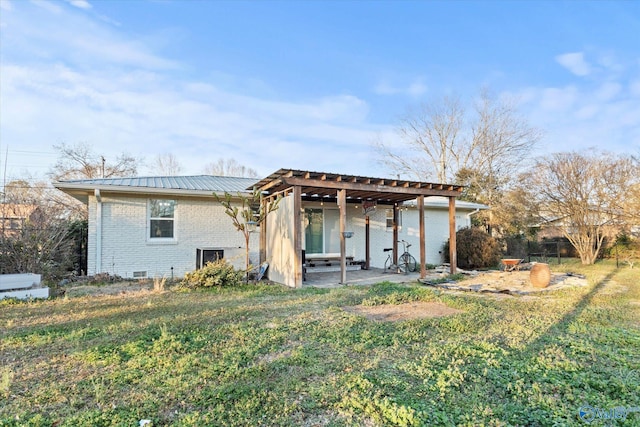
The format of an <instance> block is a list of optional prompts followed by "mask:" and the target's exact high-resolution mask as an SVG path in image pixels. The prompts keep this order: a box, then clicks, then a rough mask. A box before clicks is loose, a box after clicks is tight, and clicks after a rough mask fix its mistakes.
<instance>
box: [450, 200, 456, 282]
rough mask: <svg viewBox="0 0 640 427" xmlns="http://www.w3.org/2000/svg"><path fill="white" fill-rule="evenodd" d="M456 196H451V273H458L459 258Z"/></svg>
mask: <svg viewBox="0 0 640 427" xmlns="http://www.w3.org/2000/svg"><path fill="white" fill-rule="evenodd" d="M456 254H457V251H456V198H455V197H452V196H451V197H449V260H450V262H451V264H450V270H451V274H456V269H457V267H458V258H457V256H456Z"/></svg>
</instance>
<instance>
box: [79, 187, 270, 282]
mask: <svg viewBox="0 0 640 427" xmlns="http://www.w3.org/2000/svg"><path fill="white" fill-rule="evenodd" d="M174 200H176V201H177V203H176V208H175V219H174V221H175V223H174V233H175V239H174V240H173V241H158V240H154V239H149V237H148V235H149V224H148V217H147V204H148V198H147V197H129V196H127V197H120V196H109V195H105V194H104V193H103V196H102V251H101V254H100V256H101V257H102V271H101V272H108V273H110V274H117V275H119V276H122V277H133V275H134V274H133V273H134V272H143V271H146V272H147V277H162V276H165V277H171V274H172V269H171V267H173V275H174V277H182V276H183V275H184V273H186V272H188V271H192V270H194V269H195V266H196V264H195V263H196V249H197V248H200V247H207V248H221V249H224V256H225V258H226V259H227V260H228V261H230V262H231V263H232V264H233V265H234V266H235V267H236V268H244V265H245V259H244V254H245V250H244V236H243V234H242V233H241V232H239V231H237V230H236V229H235V227H234V226H233V224H232V222H231V218H229V217H228V216H227V215H226V214H225V213H224V208H222V207H221V206H220V205H218V203H217V202H216V201H215V200H212V199H205V198H201V199H193V198H174ZM96 206H97V204H96V199H95V197H93V196H92V197H90V199H89V216H90V221H89V244H88V274H96V273H100V272H98V271H96V259H97V258H96V256H97V255H96V241H97V235H96V231H97V230H96V211H97V209H96ZM258 249H259V239H258V233H254V235H252V236H251V245H250V259H251V262H252V264H254V265H257V264H258Z"/></svg>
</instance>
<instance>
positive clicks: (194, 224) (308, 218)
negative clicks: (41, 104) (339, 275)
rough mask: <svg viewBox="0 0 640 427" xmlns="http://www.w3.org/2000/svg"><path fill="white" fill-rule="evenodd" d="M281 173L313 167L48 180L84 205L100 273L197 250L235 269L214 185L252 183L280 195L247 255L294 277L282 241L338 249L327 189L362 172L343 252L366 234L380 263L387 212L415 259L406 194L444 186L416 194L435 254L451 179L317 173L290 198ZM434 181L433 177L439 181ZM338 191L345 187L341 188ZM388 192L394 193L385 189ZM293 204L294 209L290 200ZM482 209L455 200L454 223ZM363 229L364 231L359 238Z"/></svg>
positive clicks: (192, 265)
mask: <svg viewBox="0 0 640 427" xmlns="http://www.w3.org/2000/svg"><path fill="white" fill-rule="evenodd" d="M286 174H290V175H292V176H293V175H296V174H304V176H308V177H313V176H315V175H313V174H315V173H311V172H304V171H292V170H284V169H281V170H280V171H278V172H276V173H275V174H272V175H271V176H269V177H267V178H265V179H263V180H261V181H259V182H258V181H256V180H255V179H250V178H235V177H216V176H207V175H202V176H178V177H139V178H110V179H90V180H74V181H63V182H57V183H55V184H54V186H55V187H56V188H58V189H60V190H62V191H64V192H65V193H67V194H70V195H71V196H73V197H75V198H77V199H78V200H80V201H82V202H84V203H86V204H87V205H88V208H89V236H88V239H89V244H88V274H89V275H93V274H97V273H102V272H107V273H110V274H117V275H119V276H122V277H128V278H133V277H161V276H165V277H171V276H173V277H182V276H183V275H184V274H185V273H186V272H188V271H192V270H194V269H196V267H198V266H199V265H201V264H202V263H203V262H205V261H206V259H204V258H203V256H204V257H205V258H206V257H209V259H211V257H214V256H219V255H222V256H223V257H224V258H225V259H227V260H229V261H230V262H231V263H232V264H233V265H234V266H236V267H237V268H244V258H243V255H244V238H243V236H242V233H240V232H238V231H237V230H236V229H235V227H234V226H233V224H232V222H231V219H230V218H229V217H228V216H227V215H226V214H225V212H224V208H223V207H222V206H220V204H219V203H218V202H217V201H216V200H215V198H214V195H213V194H214V193H215V194H218V195H222V194H224V192H228V193H231V194H236V193H238V192H240V193H247V194H248V193H249V190H250V189H252V188H254V186H255V187H257V188H260V189H261V190H262V191H263V194H265V197H277V196H283V197H284V198H283V200H282V201H281V203H280V208H279V209H278V210H277V211H276V212H274V213H272V214H270V215H269V217H268V221H267V223H266V224H265V225H263V226H262V228H263V229H262V230H258V232H256V233H254V234H255V236H254V235H252V237H251V244H250V257H251V262H252V264H254V265H257V264H258V263H259V262H261V261H262V260H266V261H267V262H269V263H270V264H271V267H270V270H269V272H270V274H271V276H270V277H271V279H272V280H275V281H278V282H280V283H284V284H287V285H289V286H300V285H301V283H300V280H301V274H296V275H294V276H295V277H294V276H291V275H290V274H289V273H288V272H287V269H291V270H292V271H295V272H298V271H299V270H301V268H302V266H301V260H300V253H297V255H296V256H293V257H292V256H291V252H290V251H291V248H295V247H296V244H297V245H298V246H299V247H300V249H302V250H305V252H306V255H307V256H313V255H315V256H326V257H339V256H340V255H341V248H340V244H341V240H342V241H344V238H343V239H341V234H340V218H341V212H342V211H341V209H340V208H339V206H338V205H337V204H336V202H337V200H338V199H336V197H335V196H334V197H331V194H334V195H335V194H336V190H335V188H336V186H340V185H339V183H336V181H340V180H342V179H344V180H345V182H346V181H349V182H351V183H353V184H352V185H356V184H357V183H356V181H359V180H360V181H362V182H364V181H365V180H368V182H370V184H366V185H365V184H362V185H364V187H363V188H365V189H368V186H375V188H376V192H375V193H370V192H367V193H366V194H367V195H370V196H367V197H365V198H364V199H363V198H362V197H361V195H364V194H365V193H357V194H356V193H353V195H352V196H351V195H350V196H347V198H345V201H346V203H345V206H346V208H345V210H344V215H345V216H344V217H345V219H346V221H345V226H346V229H348V230H349V231H353V237H352V238H349V239H346V244H345V254H346V255H347V256H349V258H350V259H353V260H362V261H363V262H364V261H365V258H366V253H367V245H366V242H367V241H368V242H369V246H368V248H369V250H368V252H369V258H370V266H371V267H380V268H381V267H383V265H384V261H385V258H386V256H387V253H385V252H384V251H383V249H384V248H387V247H392V246H393V241H394V211H395V215H396V216H395V219H396V222H397V224H398V227H397V229H396V231H395V232H396V233H397V235H396V237H397V239H396V240H401V239H405V240H407V241H409V242H410V243H412V244H413V245H414V246H412V248H411V251H412V253H413V254H414V256H415V257H416V259H418V260H420V258H419V253H420V250H419V242H420V239H419V230H420V228H419V215H418V209H417V204H416V203H415V202H410V201H409V200H410V199H411V197H413V194H414V193H415V192H416V191H417V192H426V193H427V194H431V193H434V194H435V193H437V194H439V193H442V194H447V195H449V197H442V196H440V197H439V196H436V197H425V198H424V212H425V232H426V240H425V250H426V262H427V263H431V264H437V263H440V262H442V259H443V256H442V254H441V251H442V246H443V244H444V243H445V241H446V240H447V239H448V237H449V233H450V227H449V218H450V214H451V213H452V212H450V210H449V208H450V204H449V198H452V199H453V197H454V196H455V194H457V193H458V191H459V190H458V189H459V188H460V187H456V186H443V185H442V184H426V183H415V182H409V181H398V180H394V181H393V182H394V183H393V184H390V182H391V181H389V180H387V181H386V182H387V184H380V183H381V182H383V181H385V180H382V179H379V178H363V177H354V176H347V175H331V174H320V175H322V177H323V179H319V180H318V181H313V182H320V183H322V185H325V184H324V183H326V185H328V188H327V189H325V190H326V191H324V192H323V194H324V195H323V196H321V197H318V194H317V192H314V194H311V191H310V189H309V188H310V187H305V189H306V191H307V192H306V193H299V194H298V197H299V199H295V194H297V193H296V191H299V190H295V188H297V187H296V186H295V185H294V187H292V188H294V189H293V190H292V191H293V192H289V191H288V190H286V188H288V187H287V182H288V180H290V179H291V178H287V177H285V176H284V175H286ZM372 182H375V184H371V183H372ZM399 184H402V185H399ZM307 185H310V184H309V183H307ZM358 185H359V184H358ZM428 186H431V187H428ZM434 186H440V187H439V188H440V189H437V188H435V187H434ZM454 187H455V188H454ZM428 188H431V190H427V189H428ZM283 189H284V190H283ZM346 191H347V194H348V191H349V190H346ZM387 191H391V192H392V193H395V192H398V193H395V194H397V195H396V196H392V197H389V198H386V196H385V194H387V193H386V192H387ZM421 194H422V193H421ZM383 196H384V197H383ZM407 198H409V199H407ZM413 199H414V200H415V197H413ZM296 200H298V202H296ZM364 201H366V202H367V203H368V204H369V205H373V206H375V208H373V207H371V209H372V211H371V212H369V213H368V215H367V216H365V215H363V209H362V203H363V202H364ZM408 201H409V202H408ZM402 202H405V203H402ZM298 203H299V204H300V206H299V208H298V211H297V214H296V213H295V211H293V210H292V209H294V208H295V206H297V204H298ZM486 208H487V206H484V205H479V204H474V203H468V202H460V201H456V202H455V227H456V228H460V227H466V226H469V225H470V215H471V214H473V213H475V212H477V211H478V210H479V209H486ZM296 219H297V220H298V221H299V224H300V226H299V228H298V229H299V230H300V231H299V233H300V238H298V239H296V238H295V236H294V235H293V234H292V233H291V231H292V230H294V229H296V227H290V225H291V224H292V223H293V222H295V221H296ZM367 223H368V225H367ZM265 228H266V230H265ZM366 229H368V230H369V238H368V239H367V238H366V234H367V233H366V232H365V230H366ZM296 242H297V243H296ZM400 249H401V247H400ZM298 261H300V263H298Z"/></svg>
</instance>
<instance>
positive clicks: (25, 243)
mask: <svg viewBox="0 0 640 427" xmlns="http://www.w3.org/2000/svg"><path fill="white" fill-rule="evenodd" d="M56 193H57V190H55V189H53V188H51V187H50V186H49V185H48V184H47V183H45V182H35V183H33V184H31V183H30V182H29V181H27V180H16V181H11V182H9V183H8V184H7V185H6V186H5V194H4V202H3V203H2V204H0V221H2V223H1V227H0V270H1V272H2V273H24V272H32V273H39V274H43V275H45V277H47V278H54V277H61V276H62V275H64V274H65V273H66V272H67V271H68V270H70V269H71V268H72V267H73V263H74V246H75V244H76V242H75V241H74V237H73V236H72V235H71V228H72V227H73V225H74V224H75V223H76V222H77V221H81V217H77V216H75V215H74V213H75V214H77V211H76V210H74V209H72V208H69V206H67V205H66V204H65V203H61V200H60V199H59V198H58V197H56V195H57V194H56ZM62 202H65V201H64V200H62Z"/></svg>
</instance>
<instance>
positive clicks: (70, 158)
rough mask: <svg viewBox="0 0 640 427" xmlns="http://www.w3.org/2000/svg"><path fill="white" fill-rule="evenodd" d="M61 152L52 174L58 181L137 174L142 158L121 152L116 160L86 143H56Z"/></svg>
mask: <svg viewBox="0 0 640 427" xmlns="http://www.w3.org/2000/svg"><path fill="white" fill-rule="evenodd" d="M53 148H54V149H56V150H57V151H58V152H59V157H58V161H57V162H56V164H55V166H54V167H53V170H52V171H51V172H50V176H51V177H52V178H53V179H54V180H57V181H61V180H71V179H93V178H115V177H123V176H135V175H137V173H138V165H139V163H140V162H141V160H139V159H136V158H135V157H132V156H130V155H128V154H125V153H123V154H121V155H119V156H118V157H116V159H115V160H114V161H110V160H109V159H107V158H106V157H105V156H103V155H98V154H96V153H94V152H93V150H92V148H91V147H90V146H89V145H88V144H86V143H78V144H74V145H67V144H64V143H63V144H60V145H54V146H53Z"/></svg>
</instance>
